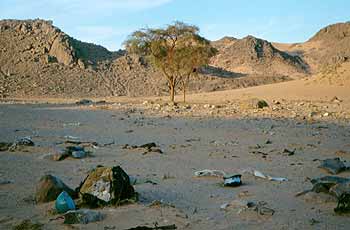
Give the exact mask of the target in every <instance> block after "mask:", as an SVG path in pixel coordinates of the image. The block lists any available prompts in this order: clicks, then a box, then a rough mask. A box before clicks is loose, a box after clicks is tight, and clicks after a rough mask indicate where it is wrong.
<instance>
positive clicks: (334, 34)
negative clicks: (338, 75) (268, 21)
mask: <svg viewBox="0 0 350 230" xmlns="http://www.w3.org/2000/svg"><path fill="white" fill-rule="evenodd" d="M275 45H276V46H277V47H278V48H279V49H281V50H283V51H285V52H288V53H290V54H294V55H295V54H297V55H299V56H300V57H301V58H303V59H304V60H305V62H306V63H307V64H308V65H309V67H310V71H311V72H312V73H318V72H320V71H322V70H323V69H324V67H325V66H329V65H337V64H339V63H342V62H345V61H347V60H349V59H350V23H349V22H347V23H337V24H333V25H329V26H326V27H325V28H323V29H321V30H320V31H319V32H317V33H316V34H315V35H314V36H313V37H311V38H310V39H309V40H308V41H306V42H304V43H296V44H275Z"/></svg>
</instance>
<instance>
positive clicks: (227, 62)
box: [212, 36, 308, 76]
mask: <svg viewBox="0 0 350 230" xmlns="http://www.w3.org/2000/svg"><path fill="white" fill-rule="evenodd" d="M213 45H214V46H215V47H216V48H217V49H218V50H219V54H218V55H217V56H215V57H214V58H213V59H212V65H214V66H217V67H220V68H223V69H226V70H229V71H233V72H237V73H243V74H259V75H288V76H303V75H305V74H307V72H308V66H307V65H306V64H305V63H304V61H303V60H302V59H301V58H300V57H299V56H293V55H290V54H288V53H285V52H283V51H280V50H278V49H276V48H275V47H274V46H273V45H272V44H271V43H270V42H268V41H266V40H262V39H259V38H255V37H253V36H247V37H245V38H243V39H233V38H227V37H226V38H223V39H220V40H219V41H216V42H213Z"/></svg>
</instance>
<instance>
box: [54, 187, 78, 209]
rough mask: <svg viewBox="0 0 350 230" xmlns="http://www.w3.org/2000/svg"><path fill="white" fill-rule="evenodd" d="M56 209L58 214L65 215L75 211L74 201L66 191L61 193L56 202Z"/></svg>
mask: <svg viewBox="0 0 350 230" xmlns="http://www.w3.org/2000/svg"><path fill="white" fill-rule="evenodd" d="M55 208H56V210H57V212H58V213H65V212H67V211H69V210H75V204H74V201H73V199H72V198H71V197H70V196H69V195H68V193H66V192H65V191H63V192H61V193H60V195H59V196H58V197H57V199H56V202H55Z"/></svg>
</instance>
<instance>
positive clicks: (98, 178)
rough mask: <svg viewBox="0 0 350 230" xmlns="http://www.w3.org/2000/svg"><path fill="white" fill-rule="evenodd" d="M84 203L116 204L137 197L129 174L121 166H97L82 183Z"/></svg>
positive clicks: (81, 193)
mask: <svg viewBox="0 0 350 230" xmlns="http://www.w3.org/2000/svg"><path fill="white" fill-rule="evenodd" d="M78 189H79V194H80V199H81V202H82V205H87V206H89V207H96V206H103V205H109V204H112V205H115V204H119V203H120V202H122V201H124V200H127V199H132V198H134V197H135V191H134V188H133V187H132V185H131V184H130V179H129V176H128V174H126V172H125V171H124V170H123V169H122V168H121V167H120V166H116V167H112V168H110V167H97V168H96V169H94V170H92V171H91V172H90V173H89V175H88V176H87V177H86V179H85V180H84V181H83V182H82V184H81V185H80V188H78Z"/></svg>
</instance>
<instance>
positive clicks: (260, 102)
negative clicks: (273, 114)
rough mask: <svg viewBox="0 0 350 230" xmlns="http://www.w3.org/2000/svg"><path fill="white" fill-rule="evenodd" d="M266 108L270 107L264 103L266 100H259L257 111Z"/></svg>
mask: <svg viewBox="0 0 350 230" xmlns="http://www.w3.org/2000/svg"><path fill="white" fill-rule="evenodd" d="M264 107H269V104H268V103H267V102H266V101H264V100H259V101H258V102H257V103H256V108H257V109H262V108H264Z"/></svg>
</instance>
